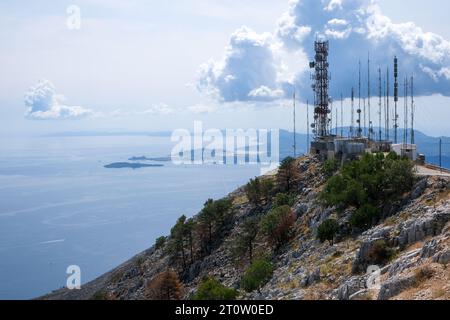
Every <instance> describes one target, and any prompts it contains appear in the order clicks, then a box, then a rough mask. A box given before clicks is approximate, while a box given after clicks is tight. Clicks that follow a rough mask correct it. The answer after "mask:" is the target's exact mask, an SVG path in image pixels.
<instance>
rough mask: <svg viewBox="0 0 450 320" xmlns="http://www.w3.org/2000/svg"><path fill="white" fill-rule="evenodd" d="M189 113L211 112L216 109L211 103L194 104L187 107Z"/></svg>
mask: <svg viewBox="0 0 450 320" xmlns="http://www.w3.org/2000/svg"><path fill="white" fill-rule="evenodd" d="M187 110H188V111H189V112H190V113H193V114H208V113H213V112H215V111H216V110H217V108H216V107H215V106H213V105H210V104H208V105H205V104H196V105H193V106H190V107H188V108H187Z"/></svg>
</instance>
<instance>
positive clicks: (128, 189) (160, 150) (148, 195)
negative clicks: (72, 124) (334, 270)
mask: <svg viewBox="0 0 450 320" xmlns="http://www.w3.org/2000/svg"><path fill="white" fill-rule="evenodd" d="M171 148H172V143H171V142H170V140H169V138H164V137H146V136H114V137H38V138H9V139H5V138H1V139H0V299H27V298H33V297H36V296H39V295H42V294H45V293H48V292H50V291H51V290H54V289H57V288H60V287H62V286H64V285H65V283H66V277H67V275H66V268H67V267H68V266H69V265H79V266H80V267H81V271H82V282H83V283H85V282H88V281H90V280H92V279H94V278H96V277H97V276H99V275H101V274H102V273H104V272H106V271H109V270H110V269H112V268H114V267H115V266H117V265H118V264H120V263H122V262H124V261H126V260H127V259H129V258H130V257H132V256H134V255H135V254H137V253H139V252H141V251H142V250H145V249H147V248H149V247H150V246H151V245H152V244H153V243H154V240H155V239H156V238H157V237H158V236H160V235H166V234H167V233H168V232H169V230H170V227H171V226H172V225H173V223H174V222H175V220H176V219H177V218H178V217H179V216H180V215H182V214H186V215H193V214H195V213H197V212H198V211H199V210H200V209H201V207H202V204H203V203H204V202H205V200H206V199H207V198H220V197H222V196H225V195H227V194H228V193H229V192H231V191H232V190H234V189H235V188H236V187H238V186H240V185H242V184H244V183H246V182H247V181H248V179H249V178H251V177H254V176H256V175H258V174H259V168H257V167H255V166H214V165H211V166H174V165H172V164H170V163H165V166H164V167H160V168H156V167H155V168H142V169H138V170H132V169H105V168H103V166H104V165H106V164H109V163H112V162H121V161H127V160H128V158H130V157H132V156H142V155H145V156H147V157H159V156H167V155H169V154H170V150H171Z"/></svg>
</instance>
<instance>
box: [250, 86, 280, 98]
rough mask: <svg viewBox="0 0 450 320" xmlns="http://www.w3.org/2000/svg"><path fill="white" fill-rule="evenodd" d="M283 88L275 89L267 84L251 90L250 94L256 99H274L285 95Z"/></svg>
mask: <svg viewBox="0 0 450 320" xmlns="http://www.w3.org/2000/svg"><path fill="white" fill-rule="evenodd" d="M283 95H284V91H283V90H279V89H276V90H273V89H270V88H268V87H266V86H261V87H259V88H257V89H254V90H252V91H250V93H249V94H248V96H249V97H250V98H254V99H262V100H274V99H278V98H281V97H283Z"/></svg>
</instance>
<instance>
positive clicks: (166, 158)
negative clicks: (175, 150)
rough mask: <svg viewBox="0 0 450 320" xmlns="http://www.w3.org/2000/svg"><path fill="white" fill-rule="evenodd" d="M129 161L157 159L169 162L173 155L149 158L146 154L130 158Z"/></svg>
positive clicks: (157, 160)
mask: <svg viewBox="0 0 450 320" xmlns="http://www.w3.org/2000/svg"><path fill="white" fill-rule="evenodd" d="M128 160H129V161H155V162H169V161H171V157H155V158H147V157H146V156H142V157H131V158H130V159H128Z"/></svg>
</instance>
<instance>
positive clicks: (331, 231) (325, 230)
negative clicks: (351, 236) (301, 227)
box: [317, 219, 339, 245]
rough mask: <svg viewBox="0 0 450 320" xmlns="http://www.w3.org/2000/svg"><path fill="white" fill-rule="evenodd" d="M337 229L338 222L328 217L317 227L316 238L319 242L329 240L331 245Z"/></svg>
mask: <svg viewBox="0 0 450 320" xmlns="http://www.w3.org/2000/svg"><path fill="white" fill-rule="evenodd" d="M338 231H339V224H338V223H337V221H336V220H334V219H328V220H325V221H324V222H322V224H321V225H320V226H319V228H318V229H317V238H318V239H319V240H320V242H325V241H327V240H328V241H330V243H331V245H333V240H334V237H335V236H336V234H337V233H338Z"/></svg>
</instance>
